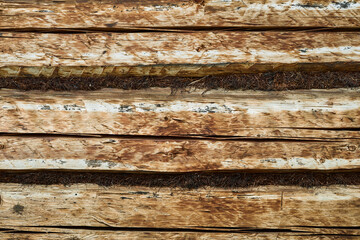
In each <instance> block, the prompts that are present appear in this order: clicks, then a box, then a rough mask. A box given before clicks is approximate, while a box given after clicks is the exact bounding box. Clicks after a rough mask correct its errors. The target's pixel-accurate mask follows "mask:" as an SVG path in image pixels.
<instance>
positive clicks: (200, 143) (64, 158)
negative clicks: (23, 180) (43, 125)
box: [0, 136, 360, 172]
mask: <svg viewBox="0 0 360 240" xmlns="http://www.w3.org/2000/svg"><path fill="white" fill-rule="evenodd" d="M0 148H1V151H0V170H39V169H47V170H50V169H57V170H59V169H61V170H88V171H92V170H111V171H127V172H129V171H131V172H140V171H141V172H143V171H153V172H191V171H221V170H226V171H232V170H234V171H236V170H256V171H261V170H274V171H276V170H301V169H308V170H309V169H312V170H339V169H350V170H351V169H353V170H356V169H359V168H360V158H359V156H360V149H359V148H360V141H359V140H357V141H354V140H353V141H339V142H321V141H320V142H297V141H296V142H291V141H290V142H289V141H284V142H278V141H274V142H269V141H265V142H263V141H256V142H253V141H250V142H249V141H231V140H230V141H210V140H171V139H168V140H166V139H165V140H164V139H161V138H160V139H158V140H154V139H122V138H77V137H73V138H69V137H60V138H59V137H56V136H52V137H11V136H7V137H0Z"/></svg>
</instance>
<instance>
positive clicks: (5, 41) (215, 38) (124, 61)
mask: <svg viewBox="0 0 360 240" xmlns="http://www.w3.org/2000/svg"><path fill="white" fill-rule="evenodd" d="M0 35H1V36H0V67H17V66H19V67H37V68H38V67H45V66H52V67H54V66H55V67H56V66H63V67H77V66H79V67H81V66H90V67H93V69H91V71H95V70H94V67H101V68H100V69H97V70H98V71H100V72H101V75H109V74H110V75H124V74H127V72H117V71H118V70H125V71H126V69H125V68H120V69H117V68H105V66H120V67H140V66H143V67H147V71H150V70H151V68H149V67H152V66H157V65H160V66H164V65H169V64H170V65H175V66H176V67H175V70H176V71H183V72H185V75H186V74H189V72H188V71H190V72H192V71H194V67H195V68H199V67H203V66H205V67H207V72H206V74H207V75H209V74H212V73H219V69H215V70H214V71H212V66H217V65H225V66H223V67H222V68H225V69H226V66H228V65H229V67H230V68H234V66H233V65H234V64H235V66H236V67H237V68H239V69H238V70H237V71H242V70H244V71H246V70H248V69H249V68H251V67H253V66H257V65H259V68H262V67H263V65H265V66H266V65H268V66H269V65H270V66H276V67H281V68H283V69H284V70H289V69H291V70H293V69H297V67H299V68H301V66H302V65H303V64H315V65H318V66H320V67H321V66H322V65H325V66H328V65H329V64H330V65H332V64H333V65H337V64H340V65H341V66H342V67H343V69H347V66H349V68H354V65H356V66H358V65H359V63H360V55H359V50H360V35H359V34H358V33H356V32H191V33H166V32H161V33H160V32H159V33H153V32H150V33H86V34H85V33H84V34H45V33H43V34H41V33H6V32H3V33H0ZM169 43H171V44H169ZM179 66H180V67H181V68H180V69H179ZM170 69H171V68H170ZM315 69H316V68H315ZM315 69H313V70H315ZM45 70H46V69H45ZM77 70H79V69H76V68H75V70H73V71H75V72H78V74H77V76H78V75H79V74H80V75H81V74H82V72H83V71H81V69H80V72H79V71H77ZM105 70H106V72H105V73H103V71H105ZM128 70H129V69H128ZM165 70H166V69H165ZM165 70H163V71H160V73H159V72H158V73H156V74H157V75H168V74H167V72H166V71H165ZM252 70H253V71H256V67H255V69H252ZM50 71H51V69H50ZM4 72H5V73H6V70H5V71H2V73H4ZM30 72H31V71H30ZM35 72H36V71H35ZM45 72H46V71H45ZM195 72H196V71H195ZM174 74H175V73H172V75H174ZM202 74H205V69H203V70H202ZM52 75H56V74H54V73H52ZM175 75H176V74H175ZM5 76H6V75H5Z"/></svg>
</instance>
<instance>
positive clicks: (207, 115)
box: [0, 88, 360, 140]
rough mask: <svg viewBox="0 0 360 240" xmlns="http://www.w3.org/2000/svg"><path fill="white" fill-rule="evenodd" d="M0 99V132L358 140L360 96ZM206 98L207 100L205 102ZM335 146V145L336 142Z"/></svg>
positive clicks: (3, 95)
mask: <svg viewBox="0 0 360 240" xmlns="http://www.w3.org/2000/svg"><path fill="white" fill-rule="evenodd" d="M202 93H204V91H203V90H196V91H195V90H194V91H190V92H182V93H180V92H179V93H178V94H173V95H171V90H170V89H157V88H153V89H147V90H133V91H125V90H118V89H105V90H101V91H94V92H39V91H32V92H21V91H16V90H5V89H3V90H1V91H0V132H3V133H16V134H19V133H31V134H33V133H41V134H42V133H52V134H111V135H136V136H144V135H151V136H185V137H197V136H198V137H206V136H218V137H223V138H228V137H232V138H233V137H236V138H257V139H258V138H276V139H277V138H289V139H299V140H301V139H303V140H304V139H324V138H336V139H349V138H359V131H358V128H359V124H360V117H359V115H360V90H359V89H333V90H295V91H284V92H261V91H258V92H257V91H231V92H226V91H224V90H211V91H208V92H206V93H205V94H204V95H202ZM204 96H205V97H204ZM333 140H334V139H333Z"/></svg>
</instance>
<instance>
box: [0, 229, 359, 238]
mask: <svg viewBox="0 0 360 240" xmlns="http://www.w3.org/2000/svg"><path fill="white" fill-rule="evenodd" d="M30 230H32V231H38V228H31V229H30ZM43 231H44V232H45V231H47V233H41V232H40V233H1V232H0V237H1V239H4V240H14V239H16V240H48V239H52V240H63V239H66V240H81V239H86V240H95V239H106V240H118V239H153V240H155V239H202V240H206V239H225V240H253V239H256V240H273V239H277V240H302V239H305V240H320V239H321V240H337V239H339V238H341V239H351V240H355V239H359V238H358V236H356V235H354V236H351V235H350V236H349V235H346V234H339V235H335V236H334V235H333V236H331V235H330V236H329V235H325V234H324V235H322V234H320V235H310V234H306V233H305V234H304V233H302V235H300V234H299V235H295V234H296V233H213V232H212V233H207V232H205V233H204V232H201V233H199V232H196V233H194V232H176V231H174V232H154V231H152V232H141V231H131V232H130V231H129V232H125V231H110V230H108V231H99V230H91V231H83V232H82V233H77V232H78V231H72V232H75V233H67V232H66V231H64V232H65V233H53V232H51V231H53V229H51V228H47V229H43Z"/></svg>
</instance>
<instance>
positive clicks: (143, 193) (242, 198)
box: [0, 184, 360, 234]
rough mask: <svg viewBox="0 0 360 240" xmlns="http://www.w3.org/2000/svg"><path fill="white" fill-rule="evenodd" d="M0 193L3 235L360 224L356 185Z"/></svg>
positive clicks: (10, 187)
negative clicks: (44, 230) (33, 230)
mask: <svg viewBox="0 0 360 240" xmlns="http://www.w3.org/2000/svg"><path fill="white" fill-rule="evenodd" d="M0 189H1V200H2V202H1V206H0V209H1V212H2V214H1V215H0V225H1V227H2V228H16V227H49V228H51V227H53V228H55V227H56V226H62V227H64V228H66V227H71V226H81V228H85V227H104V228H109V227H112V228H147V229H149V228H155V230H156V229H157V228H161V229H170V228H171V229H173V230H176V229H185V230H186V229H188V230H190V229H192V230H194V229H204V230H209V229H213V230H216V229H217V228H219V229H227V231H229V230H230V231H232V232H234V231H237V230H238V231H241V230H243V231H244V230H249V229H253V230H256V229H264V228H265V229H272V230H275V231H276V229H287V230H291V229H292V228H295V229H298V228H299V226H303V227H307V229H309V228H311V229H316V228H317V227H319V229H321V228H322V227H324V228H328V232H329V231H331V228H333V229H334V232H333V233H335V234H338V233H339V231H341V229H342V228H343V229H345V231H346V228H350V229H349V231H353V232H354V231H355V232H356V231H357V230H356V227H358V222H359V221H360V219H359V216H360V212H359V211H360V208H359V203H360V191H359V187H358V186H346V187H341V186H331V187H321V188H311V189H306V188H300V187H276V186H268V187H259V188H246V189H229V190H225V189H211V188H207V189H197V190H184V189H169V188H161V189H159V188H156V189H154V188H146V187H108V188H104V187H99V186H96V185H90V184H87V185H82V184H77V185H72V186H68V187H65V186H59V185H51V186H41V185H32V186H26V185H18V184H1V185H0ZM336 227H339V228H336ZM352 227H354V228H353V230H351V228H352ZM110 230H111V229H110ZM306 231H307V230H306ZM313 231H314V232H313V233H316V232H318V230H313Z"/></svg>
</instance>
